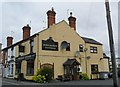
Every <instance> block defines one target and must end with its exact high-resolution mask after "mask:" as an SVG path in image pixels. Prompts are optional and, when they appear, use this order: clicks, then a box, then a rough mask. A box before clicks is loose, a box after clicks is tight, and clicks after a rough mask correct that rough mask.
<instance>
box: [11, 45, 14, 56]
mask: <svg viewBox="0 0 120 87" xmlns="http://www.w3.org/2000/svg"><path fill="white" fill-rule="evenodd" d="M13 50H14V47H12V48H11V58H14V54H13Z"/></svg>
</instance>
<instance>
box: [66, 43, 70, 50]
mask: <svg viewBox="0 0 120 87" xmlns="http://www.w3.org/2000/svg"><path fill="white" fill-rule="evenodd" d="M67 44H68V47H67V48H66V51H70V43H67Z"/></svg>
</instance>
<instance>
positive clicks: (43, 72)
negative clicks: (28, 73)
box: [38, 67, 53, 82]
mask: <svg viewBox="0 0 120 87" xmlns="http://www.w3.org/2000/svg"><path fill="white" fill-rule="evenodd" d="M38 73H39V74H40V75H43V76H45V78H46V81H47V82H49V81H50V80H52V75H53V71H52V68H50V67H43V68H42V69H41V70H40V71H38Z"/></svg>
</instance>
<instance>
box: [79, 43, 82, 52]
mask: <svg viewBox="0 0 120 87" xmlns="http://www.w3.org/2000/svg"><path fill="white" fill-rule="evenodd" d="M79 51H80V52H83V45H81V44H80V45H79Z"/></svg>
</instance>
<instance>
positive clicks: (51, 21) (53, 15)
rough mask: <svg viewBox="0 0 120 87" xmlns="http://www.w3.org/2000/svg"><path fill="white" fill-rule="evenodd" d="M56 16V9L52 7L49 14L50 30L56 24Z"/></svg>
mask: <svg viewBox="0 0 120 87" xmlns="http://www.w3.org/2000/svg"><path fill="white" fill-rule="evenodd" d="M55 15H56V13H55V11H54V8H53V7H52V10H49V11H48V12H47V16H48V28H49V27H50V26H51V25H53V24H55Z"/></svg>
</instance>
